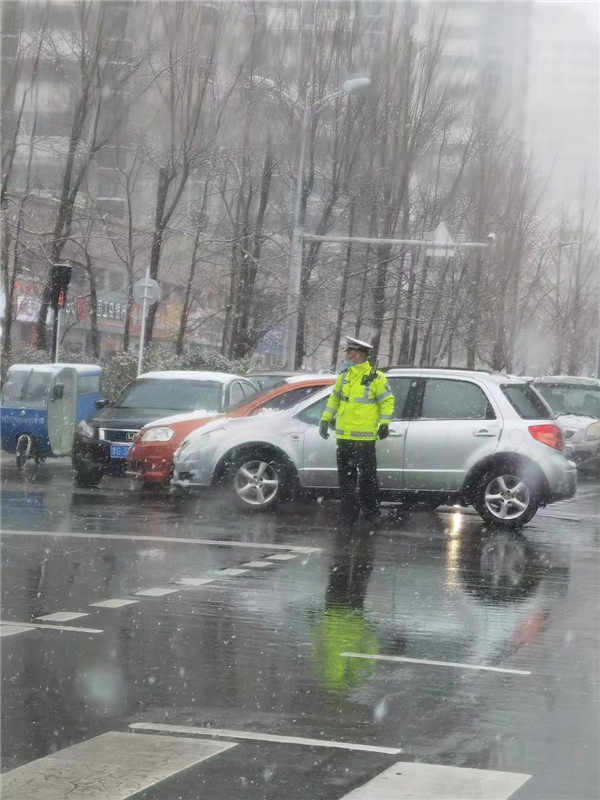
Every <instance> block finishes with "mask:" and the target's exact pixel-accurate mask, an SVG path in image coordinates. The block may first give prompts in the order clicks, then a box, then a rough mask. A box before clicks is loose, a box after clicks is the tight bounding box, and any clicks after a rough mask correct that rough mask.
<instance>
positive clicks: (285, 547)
mask: <svg viewBox="0 0 600 800" xmlns="http://www.w3.org/2000/svg"><path fill="white" fill-rule="evenodd" d="M0 535H2V536H56V537H66V538H71V539H107V540H108V539H119V540H122V541H127V542H173V543H176V544H201V545H210V546H211V547H246V548H250V549H254V550H282V551H288V552H291V553H305V554H306V555H310V554H311V553H320V552H322V549H323V548H322V547H302V546H299V545H293V544H271V543H269V542H231V541H221V540H220V539H183V538H181V537H176V536H135V535H133V534H131V535H129V534H125V533H73V532H71V531H22V530H5V529H4V528H2V529H0Z"/></svg>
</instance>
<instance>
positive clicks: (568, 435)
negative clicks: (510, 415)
mask: <svg viewBox="0 0 600 800" xmlns="http://www.w3.org/2000/svg"><path fill="white" fill-rule="evenodd" d="M533 385H534V386H535V388H536V389H537V390H538V392H539V393H540V394H541V395H542V397H543V398H544V400H545V401H546V402H547V403H548V404H549V406H550V407H551V408H552V410H553V411H554V412H555V413H556V415H557V417H556V422H557V424H558V425H560V427H561V429H562V432H563V437H564V440H565V453H566V454H567V455H568V457H569V458H572V459H573V461H575V463H576V464H579V465H584V466H585V467H595V468H597V467H600V380H598V379H596V378H579V377H574V376H570V375H546V376H544V377H541V378H534V379H533Z"/></svg>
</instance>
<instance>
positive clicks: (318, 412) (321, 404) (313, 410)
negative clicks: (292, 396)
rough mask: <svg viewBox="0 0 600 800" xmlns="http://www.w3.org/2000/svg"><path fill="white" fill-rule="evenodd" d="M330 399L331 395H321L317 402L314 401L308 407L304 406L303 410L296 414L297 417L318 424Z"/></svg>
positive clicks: (310, 423) (309, 423) (308, 422)
mask: <svg viewBox="0 0 600 800" xmlns="http://www.w3.org/2000/svg"><path fill="white" fill-rule="evenodd" d="M328 400H329V395H325V397H321V398H320V399H319V400H317V401H316V403H312V404H311V405H310V406H308V408H303V409H302V411H300V412H299V413H298V414H296V419H299V420H301V421H302V422H306V423H307V424H308V425H318V424H319V422H320V421H321V417H322V416H323V412H324V411H325V406H326V405H327V401H328Z"/></svg>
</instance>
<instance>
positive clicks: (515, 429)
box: [173, 369, 577, 527]
mask: <svg viewBox="0 0 600 800" xmlns="http://www.w3.org/2000/svg"><path fill="white" fill-rule="evenodd" d="M387 377H388V381H389V383H390V387H391V389H392V392H393V393H394V395H395V399H396V405H395V412H394V419H393V420H392V423H391V425H390V434H389V437H388V438H387V439H385V440H384V441H381V442H379V443H378V445H377V461H378V472H379V481H380V485H381V490H382V499H383V500H391V501H402V500H407V499H408V500H410V501H419V502H422V503H425V504H427V505H429V506H430V507H431V508H435V507H436V506H438V505H440V504H441V503H445V502H451V503H462V504H465V505H469V504H472V505H474V506H475V508H476V509H477V511H478V512H479V514H480V515H481V516H482V517H483V518H484V519H485V520H487V521H488V522H491V523H493V524H495V525H499V526H503V527H518V526H520V525H524V524H525V523H526V522H528V521H529V520H530V519H531V518H532V517H533V516H534V514H535V513H536V511H537V509H538V508H539V507H540V506H541V505H545V504H547V503H552V502H554V501H556V500H562V499H565V498H569V497H572V496H573V495H574V494H575V490H576V486H577V470H576V467H575V464H574V463H573V462H570V461H568V460H567V459H566V458H565V456H564V455H563V452H562V449H563V440H562V434H561V431H560V428H559V427H558V426H557V425H556V424H555V422H554V419H553V416H554V415H553V412H552V411H551V409H550V408H549V407H548V405H547V404H546V403H545V401H544V400H543V399H542V398H541V396H540V395H539V394H538V393H537V392H536V391H535V389H532V388H531V386H529V384H528V383H527V382H526V381H523V380H519V379H515V378H509V377H508V376H506V375H492V374H485V373H479V372H468V371H463V372H459V371H457V370H443V369H439V370H438V369H394V370H390V371H389V372H388V373H387ZM329 392H330V389H324V390H322V391H321V392H319V393H318V394H317V395H315V396H314V397H311V398H310V399H309V400H306V401H304V402H303V403H301V404H299V405H298V406H296V407H294V408H293V409H290V410H289V411H283V412H281V413H279V414H273V415H272V416H271V417H270V418H269V421H268V424H265V419H264V417H261V418H260V419H258V418H256V417H253V418H250V419H236V420H218V421H214V422H211V423H209V424H208V425H206V426H205V427H204V428H202V429H201V430H199V431H195V432H194V433H192V434H190V435H189V436H188V437H187V438H186V439H185V440H184V441H183V443H182V445H181V447H180V448H179V450H178V451H177V452H176V453H175V459H174V477H173V483H174V484H175V485H178V486H181V487H189V486H213V485H215V484H223V485H225V486H226V487H227V488H228V490H229V491H230V492H231V496H232V499H233V500H235V502H236V503H237V504H238V505H239V506H241V507H242V508H246V509H252V510H264V509H267V508H269V507H271V506H273V505H275V504H276V503H277V502H278V501H279V500H281V499H283V498H286V497H293V496H294V495H295V494H296V493H298V492H304V493H308V494H315V493H317V494H326V493H329V492H335V491H336V490H337V487H338V483H337V470H336V459H335V440H334V437H330V438H329V439H327V440H323V439H321V437H320V436H319V431H318V425H319V420H320V419H321V414H322V412H323V409H324V408H325V405H326V403H327V397H328V395H329Z"/></svg>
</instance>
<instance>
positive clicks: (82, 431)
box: [77, 419, 96, 439]
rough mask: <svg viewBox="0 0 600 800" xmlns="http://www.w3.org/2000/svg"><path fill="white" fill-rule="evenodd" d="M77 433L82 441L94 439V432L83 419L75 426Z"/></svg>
mask: <svg viewBox="0 0 600 800" xmlns="http://www.w3.org/2000/svg"><path fill="white" fill-rule="evenodd" d="M77 432H78V433H79V435H80V436H83V438H84V439H94V438H95V437H96V431H95V430H94V429H93V428H92V426H91V425H88V423H87V422H86V421H85V420H84V419H82V420H81V422H80V423H79V425H78V426H77Z"/></svg>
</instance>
